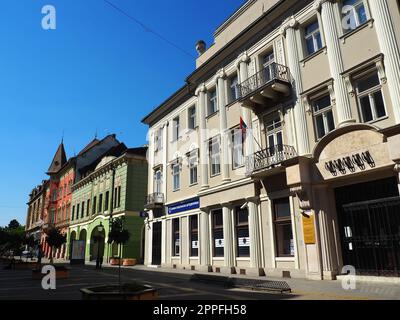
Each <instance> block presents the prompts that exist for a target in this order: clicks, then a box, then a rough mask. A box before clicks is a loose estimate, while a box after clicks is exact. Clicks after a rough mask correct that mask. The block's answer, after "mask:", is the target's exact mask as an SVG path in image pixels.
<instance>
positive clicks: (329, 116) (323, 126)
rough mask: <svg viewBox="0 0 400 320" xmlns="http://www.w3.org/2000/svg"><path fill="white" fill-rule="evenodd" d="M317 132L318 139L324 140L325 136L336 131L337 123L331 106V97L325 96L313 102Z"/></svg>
mask: <svg viewBox="0 0 400 320" xmlns="http://www.w3.org/2000/svg"><path fill="white" fill-rule="evenodd" d="M312 105H313V113H314V123H315V130H316V134H317V139H318V140H319V139H322V138H323V137H324V136H325V135H327V134H328V133H329V132H331V131H332V130H334V129H335V121H334V119H333V112H332V106H331V97H330V95H326V96H323V97H322V98H319V99H317V100H315V101H313V102H312Z"/></svg>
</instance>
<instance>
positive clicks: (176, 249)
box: [172, 218, 181, 257]
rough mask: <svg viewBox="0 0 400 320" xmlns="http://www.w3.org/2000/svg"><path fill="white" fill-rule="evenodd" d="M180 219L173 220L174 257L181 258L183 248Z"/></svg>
mask: <svg viewBox="0 0 400 320" xmlns="http://www.w3.org/2000/svg"><path fill="white" fill-rule="evenodd" d="M180 242H181V239H180V231H179V218H177V219H173V220H172V252H173V256H174V257H179V255H180V247H181V243H180Z"/></svg>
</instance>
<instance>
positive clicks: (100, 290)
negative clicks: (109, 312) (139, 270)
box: [81, 284, 158, 300]
mask: <svg viewBox="0 0 400 320" xmlns="http://www.w3.org/2000/svg"><path fill="white" fill-rule="evenodd" d="M81 292H82V300H156V299H157V298H158V291H157V290H156V289H154V288H152V287H150V286H148V285H142V284H124V285H122V290H121V291H119V286H118V285H104V286H99V287H91V288H84V289H81Z"/></svg>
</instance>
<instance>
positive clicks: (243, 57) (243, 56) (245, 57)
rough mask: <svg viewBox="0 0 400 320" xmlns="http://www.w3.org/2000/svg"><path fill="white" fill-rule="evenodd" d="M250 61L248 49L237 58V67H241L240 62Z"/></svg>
mask: <svg viewBox="0 0 400 320" xmlns="http://www.w3.org/2000/svg"><path fill="white" fill-rule="evenodd" d="M249 61H250V57H249V55H248V54H247V51H245V52H243V53H241V54H240V55H239V57H238V58H237V60H236V68H239V66H240V64H241V63H242V62H243V63H248V62H249Z"/></svg>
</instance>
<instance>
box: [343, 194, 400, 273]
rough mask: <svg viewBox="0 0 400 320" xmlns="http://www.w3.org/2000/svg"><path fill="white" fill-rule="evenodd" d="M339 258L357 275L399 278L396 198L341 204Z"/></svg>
mask: <svg viewBox="0 0 400 320" xmlns="http://www.w3.org/2000/svg"><path fill="white" fill-rule="evenodd" d="M343 213H344V214H343V216H342V219H343V220H342V227H343V228H344V230H342V231H343V259H344V261H343V262H344V264H345V265H352V266H354V267H355V268H356V270H357V274H362V275H375V276H376V275H377V276H400V198H399V197H394V198H386V199H379V200H373V201H366V202H358V203H352V204H347V205H343Z"/></svg>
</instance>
